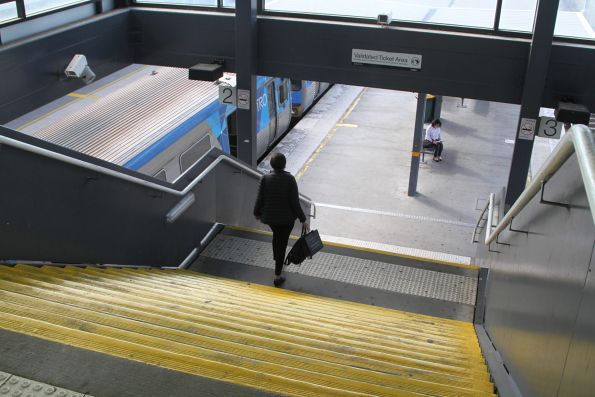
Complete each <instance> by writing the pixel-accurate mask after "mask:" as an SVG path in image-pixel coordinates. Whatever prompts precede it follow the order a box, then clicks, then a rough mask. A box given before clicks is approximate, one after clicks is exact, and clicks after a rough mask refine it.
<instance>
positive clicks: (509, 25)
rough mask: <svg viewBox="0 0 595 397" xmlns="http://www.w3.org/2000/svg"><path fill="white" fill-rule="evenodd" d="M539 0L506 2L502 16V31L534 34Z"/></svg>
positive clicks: (503, 2)
mask: <svg viewBox="0 0 595 397" xmlns="http://www.w3.org/2000/svg"><path fill="white" fill-rule="evenodd" d="M536 6H537V0H504V1H502V13H501V14H500V29H502V30H514V31H517V32H532V31H533V20H534V19H535V9H536Z"/></svg>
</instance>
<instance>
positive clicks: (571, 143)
mask: <svg viewBox="0 0 595 397" xmlns="http://www.w3.org/2000/svg"><path fill="white" fill-rule="evenodd" d="M594 135H595V134H594V133H593V131H591V130H590V129H589V128H588V127H587V126H585V125H581V124H578V125H574V126H572V128H571V129H570V130H569V131H568V132H567V133H566V134H565V135H564V136H563V137H562V139H561V140H560V142H559V143H558V145H557V146H556V148H555V149H554V151H553V152H552V154H551V155H550V156H549V157H548V159H547V161H546V163H545V164H544V165H543V167H542V168H541V170H540V171H539V173H538V174H537V175H535V177H534V178H533V180H532V181H531V184H530V185H529V186H528V187H527V188H526V189H525V190H524V191H523V193H522V194H521V195H520V197H519V198H518V199H517V200H516V201H515V203H514V204H513V206H512V207H511V208H510V210H509V211H508V212H507V213H506V215H505V216H504V218H502V221H501V222H500V223H499V224H498V226H496V229H494V232H493V233H492V234H491V235H490V236H489V237H488V236H487V233H486V245H487V244H489V243H491V242H492V241H494V240H495V239H496V237H497V236H498V234H500V232H501V231H502V230H504V228H505V227H506V226H508V224H509V223H510V222H511V221H512V219H513V218H514V217H515V216H516V215H517V214H518V213H519V212H521V211H522V210H523V208H525V206H526V205H527V203H529V201H530V200H531V199H532V198H533V197H534V196H535V195H536V194H537V193H538V192H539V191H540V190H541V187H542V185H543V183H544V182H547V181H548V180H549V179H550V178H551V176H552V175H553V174H555V173H556V171H558V169H560V167H561V166H562V164H564V162H565V161H566V160H568V158H569V157H570V156H571V155H572V154H573V153H574V152H576V158H577V160H578V165H579V169H580V171H581V176H582V179H583V184H584V186H585V191H586V192H587V200H588V201H589V207H590V208H591V216H592V217H593V222H594V223H595V137H594Z"/></svg>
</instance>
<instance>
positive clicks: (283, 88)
mask: <svg viewBox="0 0 595 397" xmlns="http://www.w3.org/2000/svg"><path fill="white" fill-rule="evenodd" d="M287 97H288V95H287V85H286V84H285V81H284V80H281V85H280V86H279V103H280V104H282V105H284V104H285V102H287Z"/></svg>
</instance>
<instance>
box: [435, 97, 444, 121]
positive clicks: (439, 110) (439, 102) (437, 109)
mask: <svg viewBox="0 0 595 397" xmlns="http://www.w3.org/2000/svg"><path fill="white" fill-rule="evenodd" d="M441 116H442V95H436V99H435V101H434V118H435V119H439V118H440V117H441Z"/></svg>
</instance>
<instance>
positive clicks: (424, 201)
mask: <svg viewBox="0 0 595 397" xmlns="http://www.w3.org/2000/svg"><path fill="white" fill-rule="evenodd" d="M352 98H353V99H352ZM415 107H416V94H414V93H408V92H398V91H389V90H382V89H368V88H361V87H349V86H342V85H335V86H333V88H332V89H331V90H330V92H329V93H328V94H327V95H326V96H325V98H323V99H322V100H321V101H320V102H319V103H318V104H317V105H316V107H315V108H314V109H313V111H312V112H311V113H310V114H308V115H307V116H306V117H305V118H304V119H303V120H302V121H300V122H299V123H298V124H297V125H296V127H295V128H294V130H293V131H291V132H290V133H288V135H287V137H286V138H285V139H284V140H283V141H282V142H281V143H280V144H279V145H278V148H277V149H276V150H279V151H281V152H283V153H285V154H286V156H287V157H288V165H287V169H288V170H289V171H291V172H293V173H294V174H295V175H296V178H297V179H298V183H299V188H300V192H302V193H304V194H306V195H308V196H309V197H311V198H312V199H313V200H314V202H316V204H317V217H316V219H315V220H314V221H313V223H312V227H313V228H317V229H318V230H319V232H320V233H321V235H324V236H325V238H326V239H327V240H337V239H348V240H349V241H350V243H351V244H352V245H361V246H366V245H369V244H373V243H376V244H384V245H389V246H393V247H399V248H400V249H401V250H403V251H406V250H408V249H414V250H421V251H423V252H419V251H416V254H418V255H423V256H425V257H427V258H431V259H435V260H440V258H444V255H451V257H450V260H454V261H458V262H460V263H471V261H470V257H472V256H473V255H474V254H475V247H474V245H473V244H471V237H472V234H473V227H474V226H475V222H476V220H477V217H478V216H479V211H480V210H481V208H482V207H483V205H484V204H485V200H486V198H487V197H488V196H489V194H490V193H491V192H494V191H500V190H501V189H502V187H503V186H505V185H506V181H507V179H508V172H509V167H510V160H511V157H512V150H513V144H514V137H515V130H516V124H517V122H518V115H519V107H518V106H517V105H509V104H501V103H495V102H485V101H477V100H468V99H465V100H464V102H462V101H461V99H460V98H450V97H447V98H444V103H443V107H442V117H441V119H442V122H443V125H442V135H443V139H444V141H445V143H444V146H445V149H444V153H443V158H444V161H442V162H440V163H435V162H433V161H431V156H428V157H426V161H425V162H424V163H421V165H420V170H419V181H418V187H417V192H418V193H417V195H416V196H414V197H409V196H407V188H408V183H409V170H410V163H411V148H412V144H413V129H414V122H415ZM320 109H324V112H325V113H324V114H325V116H324V122H323V121H322V120H321V117H320ZM302 141H303V142H305V146H308V147H312V146H313V144H312V142H313V141H315V142H316V143H317V145H318V146H317V147H316V148H313V150H311V151H310V153H311V154H310V156H309V157H308V158H305V157H304V155H303V150H302V149H300V148H301V147H302V144H301V143H300V142H302ZM266 161H267V159H265V164H263V165H261V170H262V171H265V172H266V171H267V166H266ZM437 236H440V237H439V238H437ZM452 256H454V257H452Z"/></svg>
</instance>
